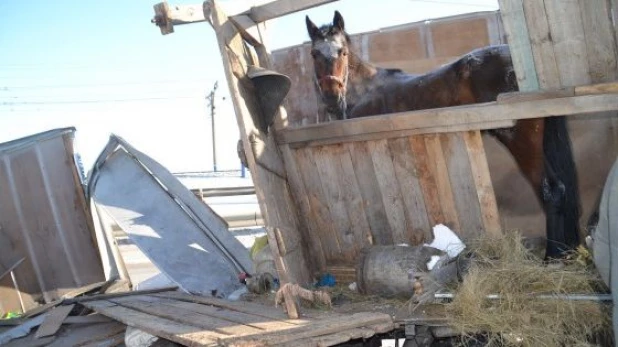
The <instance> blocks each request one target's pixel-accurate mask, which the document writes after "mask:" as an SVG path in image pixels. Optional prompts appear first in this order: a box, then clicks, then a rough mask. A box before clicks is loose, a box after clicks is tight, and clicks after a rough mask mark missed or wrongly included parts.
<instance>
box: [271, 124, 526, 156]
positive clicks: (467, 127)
mask: <svg viewBox="0 0 618 347" xmlns="http://www.w3.org/2000/svg"><path fill="white" fill-rule="evenodd" d="M323 124H328V123H323ZM514 125H515V121H513V120H503V121H495V122H494V121H490V122H480V123H466V124H456V125H446V126H440V127H425V128H415V129H402V130H387V131H377V132H370V133H360V134H356V135H349V136H346V137H345V138H340V137H332V138H325V139H313V140H306V141H295V142H281V141H280V143H281V144H283V143H289V145H290V148H293V149H298V148H302V147H314V146H325V145H332V144H335V143H344V142H355V141H373V140H384V139H394V138H399V137H408V136H414V135H424V134H441V133H452V132H458V131H471V130H488V129H500V128H510V127H512V126H514ZM278 132H279V133H282V134H279V139H280V140H281V139H282V138H284V137H286V136H287V135H285V134H286V133H287V131H286V130H278ZM284 141H286V140H284Z"/></svg>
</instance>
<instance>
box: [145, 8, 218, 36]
mask: <svg viewBox="0 0 618 347" xmlns="http://www.w3.org/2000/svg"><path fill="white" fill-rule="evenodd" d="M153 8H154V11H155V16H154V18H153V19H151V20H150V21H151V22H152V23H154V24H156V25H157V26H158V27H159V28H160V29H161V34H162V35H167V34H171V33H173V32H174V25H182V24H190V23H199V22H205V21H207V19H206V17H205V16H204V11H203V9H202V4H201V3H200V4H193V5H173V6H169V5H168V4H167V2H161V3H158V4H156V5H154V6H153Z"/></svg>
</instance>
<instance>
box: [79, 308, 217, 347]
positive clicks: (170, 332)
mask: <svg viewBox="0 0 618 347" xmlns="http://www.w3.org/2000/svg"><path fill="white" fill-rule="evenodd" d="M84 306H86V307H88V308H90V309H92V310H95V311H97V312H99V313H101V314H104V315H106V316H108V317H110V318H113V319H114V320H117V321H119V322H121V323H124V324H126V325H129V326H132V327H134V328H137V329H141V330H144V331H145V332H147V333H150V334H152V335H155V336H159V337H163V338H166V339H168V340H172V341H174V342H178V343H180V344H184V345H190V346H217V340H218V339H219V338H222V337H226V336H228V335H225V334H221V333H216V332H213V331H205V330H203V329H202V328H199V327H196V326H193V325H186V324H179V323H176V322H174V321H171V320H169V319H164V318H161V317H157V316H152V315H149V314H145V313H142V312H138V311H135V310H132V309H129V308H126V307H122V306H118V305H116V304H113V303H111V302H108V301H89V302H87V303H84Z"/></svg>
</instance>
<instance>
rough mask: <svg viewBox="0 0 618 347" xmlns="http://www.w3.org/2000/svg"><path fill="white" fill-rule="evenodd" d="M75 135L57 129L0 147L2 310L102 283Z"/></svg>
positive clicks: (0, 301)
mask: <svg viewBox="0 0 618 347" xmlns="http://www.w3.org/2000/svg"><path fill="white" fill-rule="evenodd" d="M74 133H75V129H74V128H64V129H55V130H50V131H47V132H44V133H39V134H36V135H32V136H29V137H25V138H21V139H18V140H14V141H10V142H6V143H3V144H0V275H2V274H3V273H6V274H5V275H4V276H3V277H2V278H0V311H8V310H16V309H29V308H32V307H34V306H36V303H37V302H39V303H41V302H50V301H52V300H55V299H57V298H59V297H60V296H62V295H63V294H65V293H66V292H68V291H71V290H72V289H75V288H78V287H81V286H84V285H87V284H91V283H95V282H99V281H103V280H104V276H103V271H102V267H101V260H100V257H99V253H98V250H97V247H96V243H95V239H94V234H93V229H92V222H91V219H90V217H89V214H88V208H87V205H86V200H85V195H84V191H83V188H82V185H81V182H80V178H79V174H78V171H77V167H76V165H75V160H74V156H73V154H74V153H73V139H74ZM19 261H21V263H20V264H18V265H17V266H16V267H15V264H16V263H17V262H19ZM12 267H14V269H13V273H12V275H9V273H8V272H9V270H11V268H12ZM15 287H17V288H18V290H16V289H15Z"/></svg>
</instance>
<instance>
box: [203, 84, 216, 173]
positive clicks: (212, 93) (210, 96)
mask: <svg viewBox="0 0 618 347" xmlns="http://www.w3.org/2000/svg"><path fill="white" fill-rule="evenodd" d="M218 86H219V81H216V82H215V85H214V86H213V87H212V90H211V91H210V93H208V95H207V96H206V99H207V100H208V106H209V107H210V120H211V131H212V168H213V170H214V171H215V172H217V150H216V148H217V145H216V143H217V142H216V141H215V92H216V91H217V87H218Z"/></svg>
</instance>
